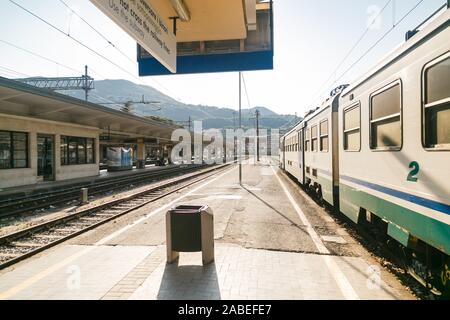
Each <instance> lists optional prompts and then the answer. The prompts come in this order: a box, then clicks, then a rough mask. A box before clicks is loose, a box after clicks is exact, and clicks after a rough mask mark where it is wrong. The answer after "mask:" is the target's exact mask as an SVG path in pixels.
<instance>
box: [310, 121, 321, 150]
mask: <svg viewBox="0 0 450 320" xmlns="http://www.w3.org/2000/svg"><path fill="white" fill-rule="evenodd" d="M318 149H319V148H318V143H317V126H313V127H312V128H311V151H312V152H317V150H318Z"/></svg>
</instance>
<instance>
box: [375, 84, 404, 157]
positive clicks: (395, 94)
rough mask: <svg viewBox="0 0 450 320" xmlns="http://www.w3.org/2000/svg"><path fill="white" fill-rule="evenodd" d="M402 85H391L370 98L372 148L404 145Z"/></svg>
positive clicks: (390, 147) (379, 148) (389, 148)
mask: <svg viewBox="0 0 450 320" xmlns="http://www.w3.org/2000/svg"><path fill="white" fill-rule="evenodd" d="M401 104H402V101H401V86H400V83H396V84H394V85H391V86H390V87H389V88H388V89H383V91H381V92H379V93H375V94H374V95H373V96H372V97H371V98H370V148H371V149H375V150H398V149H400V148H401V146H402V124H401V121H402V119H401V109H402V106H401Z"/></svg>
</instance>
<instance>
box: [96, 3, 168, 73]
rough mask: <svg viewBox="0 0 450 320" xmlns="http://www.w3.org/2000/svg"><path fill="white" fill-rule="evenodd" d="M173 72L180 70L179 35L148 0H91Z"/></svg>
mask: <svg viewBox="0 0 450 320" xmlns="http://www.w3.org/2000/svg"><path fill="white" fill-rule="evenodd" d="M90 1H91V2H92V3H93V4H94V5H95V6H96V7H97V8H99V9H100V10H101V11H102V12H103V13H104V14H105V15H106V16H108V17H109V18H110V19H111V20H113V21H114V22H115V23H116V24H117V25H119V26H120V27H121V28H122V29H123V30H124V31H125V32H127V33H128V34H129V35H130V36H131V37H132V38H133V39H134V40H136V41H137V43H139V44H140V45H141V46H142V47H143V48H144V49H145V50H147V52H149V53H150V54H151V55H152V56H153V57H154V58H155V59H157V60H158V61H159V62H160V63H161V64H162V65H164V66H165V67H166V68H167V69H169V71H170V72H172V73H176V72H177V39H176V37H175V35H174V34H173V32H172V31H171V30H170V29H169V28H168V27H167V25H166V24H165V23H164V21H163V20H162V19H161V17H160V16H159V15H158V14H157V12H156V11H155V10H154V9H153V8H152V6H151V5H150V4H149V3H148V2H147V1H146V0H90Z"/></svg>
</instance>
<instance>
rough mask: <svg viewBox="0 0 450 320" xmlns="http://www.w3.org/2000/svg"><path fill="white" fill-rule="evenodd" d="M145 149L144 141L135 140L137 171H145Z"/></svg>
mask: <svg viewBox="0 0 450 320" xmlns="http://www.w3.org/2000/svg"><path fill="white" fill-rule="evenodd" d="M146 153H147V151H146V149H145V139H138V140H137V164H136V167H137V169H145V160H146V158H147V155H146Z"/></svg>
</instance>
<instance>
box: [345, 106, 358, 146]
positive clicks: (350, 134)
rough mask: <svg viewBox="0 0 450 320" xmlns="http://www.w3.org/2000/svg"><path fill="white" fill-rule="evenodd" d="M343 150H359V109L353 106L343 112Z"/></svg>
mask: <svg viewBox="0 0 450 320" xmlns="http://www.w3.org/2000/svg"><path fill="white" fill-rule="evenodd" d="M343 137H344V150H345V151H352V152H355V151H356V152H359V151H360V150H361V107H360V105H359V104H358V105H355V106H352V107H350V108H347V109H345V110H344V135H343Z"/></svg>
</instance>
